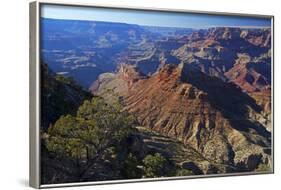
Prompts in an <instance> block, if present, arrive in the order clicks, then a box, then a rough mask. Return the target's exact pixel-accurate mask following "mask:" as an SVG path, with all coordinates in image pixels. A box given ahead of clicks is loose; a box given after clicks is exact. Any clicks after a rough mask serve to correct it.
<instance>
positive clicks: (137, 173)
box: [124, 153, 142, 179]
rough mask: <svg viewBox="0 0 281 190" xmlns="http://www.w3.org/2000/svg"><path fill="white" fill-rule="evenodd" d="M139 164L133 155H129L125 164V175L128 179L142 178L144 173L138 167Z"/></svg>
mask: <svg viewBox="0 0 281 190" xmlns="http://www.w3.org/2000/svg"><path fill="white" fill-rule="evenodd" d="M138 164H139V162H138V160H137V158H136V157H135V156H134V155H133V154H132V153H129V154H128V156H127V158H126V160H125V163H124V173H125V176H126V178H128V179H133V178H140V177H141V176H142V171H141V170H140V169H139V168H138V167H137V166H138Z"/></svg>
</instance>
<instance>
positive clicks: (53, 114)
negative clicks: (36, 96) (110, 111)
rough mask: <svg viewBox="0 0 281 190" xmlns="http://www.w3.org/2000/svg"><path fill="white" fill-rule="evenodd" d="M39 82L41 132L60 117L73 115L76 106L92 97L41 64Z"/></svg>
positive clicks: (72, 82)
mask: <svg viewBox="0 0 281 190" xmlns="http://www.w3.org/2000/svg"><path fill="white" fill-rule="evenodd" d="M41 81H42V86H41V128H42V129H43V130H45V129H47V128H48V127H49V125H50V124H53V123H54V122H55V121H56V120H57V119H58V118H59V117H60V116H61V115H63V114H72V113H75V112H76V109H77V108H78V106H79V105H80V104H81V103H82V102H83V101H84V100H85V99H90V98H91V96H92V95H91V94H90V93H88V92H86V91H84V90H83V89H82V88H81V87H80V86H79V85H77V84H76V83H75V81H73V80H72V79H70V78H66V77H63V76H61V75H57V74H55V73H53V72H52V71H51V70H50V69H49V67H48V66H47V65H46V64H41Z"/></svg>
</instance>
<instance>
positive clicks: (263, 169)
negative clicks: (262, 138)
mask: <svg viewBox="0 0 281 190" xmlns="http://www.w3.org/2000/svg"><path fill="white" fill-rule="evenodd" d="M270 170H271V168H270V166H269V165H267V164H259V166H258V168H257V169H256V170H255V171H256V172H268V171H270Z"/></svg>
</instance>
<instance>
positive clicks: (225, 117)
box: [93, 64, 271, 170]
mask: <svg viewBox="0 0 281 190" xmlns="http://www.w3.org/2000/svg"><path fill="white" fill-rule="evenodd" d="M131 69H132V68H131ZM124 71H125V70H124V69H123V72H120V71H119V74H117V75H112V76H111V78H110V79H108V80H109V81H114V80H115V79H116V78H115V77H118V79H119V80H120V81H122V83H123V84H127V89H126V91H122V92H123V94H122V95H121V96H122V100H123V102H124V105H125V108H124V109H125V110H127V111H129V112H131V113H134V114H135V115H136V116H137V118H138V120H139V122H140V124H141V125H142V126H145V127H146V128H149V129H152V130H154V131H157V132H159V133H161V134H165V135H167V136H169V137H173V138H176V139H179V140H180V141H181V142H183V143H185V144H187V145H189V146H191V147H192V148H194V149H195V150H197V151H198V152H199V153H201V154H202V155H203V157H205V158H206V159H209V160H212V162H214V163H220V164H227V165H232V166H235V167H238V168H239V169H240V170H253V169H255V168H256V167H257V166H258V165H259V164H260V163H265V164H268V165H270V164H271V157H270V152H271V151H270V147H271V139H270V138H271V134H270V132H268V131H267V130H266V129H265V126H263V124H262V123H259V122H258V121H255V120H252V119H251V115H255V114H259V113H260V112H261V107H260V106H259V105H257V104H256V102H255V100H254V99H253V98H251V97H250V96H248V95H247V94H245V93H243V92H242V91H241V90H240V89H239V88H237V87H236V86H235V85H234V84H231V83H225V82H223V81H221V80H220V79H218V78H216V77H210V76H208V75H206V74H204V73H203V72H201V70H200V68H199V67H198V66H196V65H190V64H180V65H179V66H177V65H165V66H164V67H163V68H162V69H161V70H160V71H159V72H158V73H156V74H154V75H153V76H151V77H148V78H144V79H139V78H138V80H133V81H132V80H130V79H128V78H126V77H124V76H126V72H124ZM122 73H123V75H121V74H122ZM121 76H123V77H121ZM128 76H130V75H128ZM120 81H119V82H117V83H115V85H113V86H108V85H104V86H103V87H102V89H107V90H108V89H110V90H112V91H113V92H114V93H115V94H118V92H119V90H118V86H119V84H120ZM128 81H132V82H128ZM112 83H114V82H111V84H112ZM112 87H113V88H112ZM101 91H102V90H101V88H99V89H96V90H95V91H93V92H94V93H97V94H98V93H99V92H101Z"/></svg>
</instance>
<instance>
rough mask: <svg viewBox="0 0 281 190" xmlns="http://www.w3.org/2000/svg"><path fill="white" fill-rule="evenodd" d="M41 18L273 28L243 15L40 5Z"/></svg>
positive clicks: (204, 26)
mask: <svg viewBox="0 0 281 190" xmlns="http://www.w3.org/2000/svg"><path fill="white" fill-rule="evenodd" d="M41 17H44V18H53V19H68V20H90V21H107V22H119V23H128V24H138V25H145V26H164V27H181V28H209V27H220V26H221V27H222V26H224V27H225V26H228V27H246V28H256V27H271V20H270V19H268V18H253V17H241V16H239V17H238V16H218V15H210V14H194V13H174V12H161V11H143V10H128V9H112V8H94V7H79V6H64V5H50V4H45V5H42V6H41Z"/></svg>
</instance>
